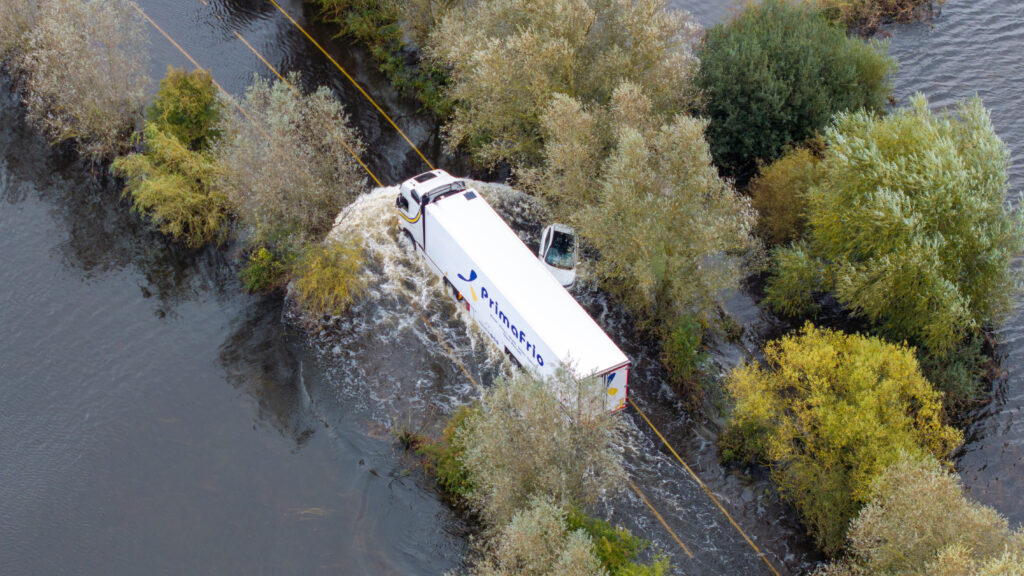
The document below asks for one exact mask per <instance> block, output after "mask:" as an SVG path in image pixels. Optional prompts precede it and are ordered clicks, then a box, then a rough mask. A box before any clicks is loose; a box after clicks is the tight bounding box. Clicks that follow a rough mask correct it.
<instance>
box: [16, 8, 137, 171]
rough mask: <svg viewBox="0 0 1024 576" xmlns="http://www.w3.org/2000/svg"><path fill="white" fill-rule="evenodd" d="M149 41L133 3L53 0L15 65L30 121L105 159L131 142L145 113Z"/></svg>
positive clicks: (53, 137)
mask: <svg viewBox="0 0 1024 576" xmlns="http://www.w3.org/2000/svg"><path fill="white" fill-rule="evenodd" d="M147 58H148V53H147V50H146V35H145V32H144V28H143V23H142V21H141V18H140V16H139V15H138V14H137V13H136V12H135V11H134V10H132V8H131V5H130V4H129V3H128V2H127V0H47V1H46V2H43V3H42V5H41V9H40V14H39V22H38V24H37V25H36V26H35V27H34V28H32V30H31V31H30V32H29V33H28V37H27V42H26V47H25V50H24V51H23V52H22V54H21V56H20V57H19V58H18V59H17V62H16V63H15V67H16V68H18V69H19V70H20V71H21V72H22V73H23V76H24V78H23V82H24V90H23V98H24V100H25V105H26V109H27V113H28V118H29V119H30V120H31V121H32V122H33V123H35V124H36V125H38V126H39V127H40V128H41V129H42V130H43V131H44V132H45V133H46V134H47V136H48V137H49V138H50V139H51V140H52V141H53V142H55V143H56V142H64V141H67V140H74V141H75V142H76V144H77V145H78V150H79V152H80V153H81V154H82V156H83V157H85V158H87V159H89V160H92V161H100V160H102V159H104V158H108V157H111V156H114V155H116V154H117V153H118V152H120V151H122V150H124V149H126V148H127V147H128V144H129V139H128V137H127V136H128V134H129V132H130V131H131V130H132V129H133V128H134V126H135V121H136V119H137V118H138V117H139V116H140V114H141V112H142V109H143V100H144V98H145V90H146V86H147V85H148V84H149V77H148V76H147V73H146V70H147Z"/></svg>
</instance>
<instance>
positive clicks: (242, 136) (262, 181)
mask: <svg viewBox="0 0 1024 576" xmlns="http://www.w3.org/2000/svg"><path fill="white" fill-rule="evenodd" d="M289 84H290V85H291V86H299V85H301V79H300V78H299V76H298V74H291V75H289V76H288V84H286V83H284V82H274V83H273V84H270V83H268V82H267V81H266V80H263V79H261V78H259V77H256V79H255V80H254V82H253V84H252V86H250V87H249V89H248V90H247V91H246V94H245V99H244V100H243V102H242V104H241V105H242V107H243V108H244V109H245V110H246V113H247V114H248V117H242V116H237V115H234V114H229V115H225V117H224V121H223V122H222V123H221V130H222V131H223V137H222V138H221V140H220V141H219V142H218V143H217V144H216V145H215V146H214V152H215V155H216V157H217V159H218V161H219V162H220V165H221V170H220V171H219V174H220V178H219V179H218V185H219V187H220V189H222V190H223V191H224V192H225V194H227V196H228V198H229V199H230V200H231V202H232V204H233V205H234V206H235V207H236V209H237V210H238V215H239V217H240V219H241V223H242V224H243V225H244V226H245V227H247V229H248V230H249V231H251V233H252V239H251V240H252V242H253V243H254V244H257V245H264V246H268V247H274V248H275V251H276V252H278V253H286V252H298V251H299V247H300V246H301V245H303V244H304V243H307V242H318V241H319V240H321V239H322V238H323V236H324V234H326V233H327V231H328V230H330V228H331V225H332V224H333V222H334V218H335V216H337V214H338V212H340V211H341V209H342V208H343V207H344V206H345V205H347V204H348V203H349V202H350V201H351V200H352V199H353V198H355V197H356V195H358V194H359V192H360V191H361V190H362V189H363V187H364V186H365V181H366V179H365V177H364V175H363V172H362V169H361V168H360V166H359V164H358V163H357V162H356V161H355V159H354V158H353V157H352V156H351V155H350V153H349V151H348V149H349V148H350V149H352V150H353V151H354V152H355V153H356V154H360V153H362V150H363V145H362V142H360V140H359V138H358V136H357V135H356V132H355V129H353V128H352V127H350V126H349V124H348V117H347V116H346V115H345V113H344V111H343V109H342V106H341V104H339V103H338V101H337V100H335V99H334V97H333V96H332V95H331V92H330V90H328V89H327V88H325V87H321V88H320V89H318V90H317V91H316V92H314V93H312V94H308V95H306V94H302V93H301V92H299V91H298V90H295V89H292V88H291V87H289ZM346 145H347V146H348V148H346Z"/></svg>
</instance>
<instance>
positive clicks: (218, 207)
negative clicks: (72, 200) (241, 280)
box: [112, 122, 229, 248]
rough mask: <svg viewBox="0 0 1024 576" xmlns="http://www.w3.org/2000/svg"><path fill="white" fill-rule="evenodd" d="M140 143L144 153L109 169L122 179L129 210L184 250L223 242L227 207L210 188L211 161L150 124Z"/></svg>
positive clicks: (124, 158) (212, 176)
mask: <svg viewBox="0 0 1024 576" xmlns="http://www.w3.org/2000/svg"><path fill="white" fill-rule="evenodd" d="M144 141H145V147H146V151H145V152H144V153H141V154H130V155H128V156H122V157H120V158H117V159H116V160H115V161H114V164H113V166H112V169H113V171H114V172H115V173H116V174H118V175H120V176H122V177H123V178H125V180H126V182H125V188H124V194H125V195H130V196H131V198H132V203H133V205H134V209H135V210H136V211H137V212H139V213H141V214H144V215H145V216H147V217H149V218H150V219H151V220H152V222H153V224H154V225H155V226H156V227H157V229H158V230H160V231H161V232H163V233H164V234H167V235H169V236H171V237H172V238H174V239H175V240H178V241H180V242H183V243H184V244H185V245H186V246H188V247H189V248H199V247H201V246H203V245H205V244H207V243H209V242H214V241H216V242H221V241H223V240H224V239H225V237H226V234H227V221H228V218H229V207H228V200H227V198H226V197H225V196H224V194H222V193H220V192H219V191H218V190H217V189H216V188H215V187H214V181H215V174H216V170H217V166H216V164H215V163H214V161H213V160H212V159H211V158H210V156H209V155H208V154H205V153H202V152H195V151H193V150H190V149H189V148H188V146H186V145H185V144H183V143H182V142H181V141H179V140H178V139H177V138H175V137H174V136H172V135H171V134H168V133H166V132H163V131H162V130H160V129H159V128H157V126H156V125H155V124H153V123H151V122H147V123H146V129H145V132H144Z"/></svg>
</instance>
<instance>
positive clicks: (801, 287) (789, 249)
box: [764, 242, 822, 318]
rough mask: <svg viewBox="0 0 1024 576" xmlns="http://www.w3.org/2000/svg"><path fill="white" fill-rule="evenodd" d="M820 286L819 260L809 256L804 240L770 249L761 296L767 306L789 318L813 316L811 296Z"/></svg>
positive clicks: (813, 307) (816, 307) (813, 303)
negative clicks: (770, 254) (769, 271)
mask: <svg viewBox="0 0 1024 576" xmlns="http://www.w3.org/2000/svg"><path fill="white" fill-rule="evenodd" d="M821 289H822V272H821V263H820V262H818V261H817V260H816V259H815V258H814V257H813V256H811V254H810V250H809V249H808V247H807V244H806V243H804V242H797V243H795V244H791V245H789V246H779V247H777V248H775V249H774V250H772V258H771V276H770V277H769V278H768V284H767V285H766V286H765V299H764V302H765V304H767V305H768V307H769V308H771V309H772V310H774V311H775V312H776V313H778V314H782V315H784V316H788V317H790V318H802V317H806V316H809V315H813V314H814V313H815V312H817V310H818V304H817V302H815V300H814V295H815V294H816V293H817V292H819V291H820V290H821Z"/></svg>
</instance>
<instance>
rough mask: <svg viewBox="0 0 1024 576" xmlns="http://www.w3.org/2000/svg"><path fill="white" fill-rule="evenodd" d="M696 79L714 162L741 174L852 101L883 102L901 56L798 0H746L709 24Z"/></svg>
mask: <svg viewBox="0 0 1024 576" xmlns="http://www.w3.org/2000/svg"><path fill="white" fill-rule="evenodd" d="M699 58H700V68H699V71H698V73H697V84H698V85H699V86H700V88H701V89H703V90H704V92H705V102H706V106H705V112H706V113H707V116H708V118H709V119H710V120H711V123H710V125H709V126H708V131H707V137H708V142H709V143H710V145H711V153H712V155H713V156H714V158H715V162H716V164H718V166H719V167H721V168H722V170H723V171H724V172H725V173H726V174H728V175H732V176H736V177H737V178H738V179H739V180H740V182H745V181H746V180H747V179H749V178H750V177H751V176H753V174H754V172H755V170H756V168H757V163H758V161H762V162H766V163H770V162H772V161H773V160H775V159H776V158H777V157H779V155H780V154H781V153H782V151H783V149H784V147H785V146H786V145H787V144H793V143H799V142H802V141H804V140H806V139H808V138H810V137H811V136H813V135H814V133H815V132H816V131H819V130H822V129H824V128H825V126H826V124H827V123H828V121H829V119H831V118H832V116H833V115H834V114H835V113H837V112H841V111H845V110H857V109H859V108H868V109H871V110H882V109H883V108H884V106H885V102H886V98H887V97H888V96H889V94H890V92H891V86H890V82H889V75H890V73H891V72H892V71H893V69H894V67H895V62H894V60H892V59H891V58H889V57H888V56H886V54H885V47H884V45H882V44H879V43H878V42H864V41H862V40H859V39H856V38H848V37H847V36H846V34H845V32H844V31H843V30H842V29H841V28H839V27H837V26H835V25H833V24H831V23H829V22H828V20H826V19H825V17H824V16H823V15H822V14H821V13H820V12H819V11H817V10H816V9H815V8H813V7H811V6H809V5H807V4H804V3H801V2H795V1H792V0H764V2H763V3H761V4H749V5H747V6H746V8H745V9H744V10H743V11H742V12H740V13H739V14H738V15H737V16H736V17H734V18H733V19H732V20H730V21H728V22H724V23H721V24H718V25H716V26H715V27H714V28H712V29H711V30H709V31H708V35H707V39H706V40H705V42H704V45H703V47H702V48H701V50H700V53H699Z"/></svg>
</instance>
